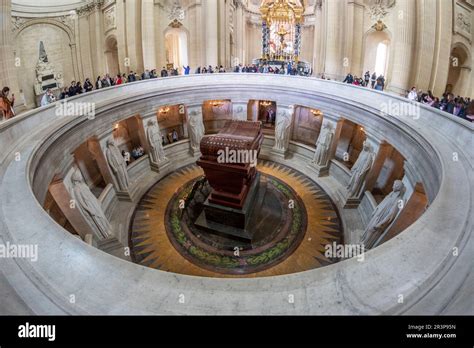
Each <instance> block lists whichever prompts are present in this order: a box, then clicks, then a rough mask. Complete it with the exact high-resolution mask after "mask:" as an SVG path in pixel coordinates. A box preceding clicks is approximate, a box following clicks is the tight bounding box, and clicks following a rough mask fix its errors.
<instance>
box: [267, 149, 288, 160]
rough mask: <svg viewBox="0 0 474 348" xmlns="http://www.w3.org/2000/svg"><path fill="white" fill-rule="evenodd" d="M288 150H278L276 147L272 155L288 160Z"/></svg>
mask: <svg viewBox="0 0 474 348" xmlns="http://www.w3.org/2000/svg"><path fill="white" fill-rule="evenodd" d="M286 151H287V150H286V149H285V150H280V149H277V148H275V147H273V148H272V150H271V151H270V153H271V154H272V155H274V156H276V157H280V158H282V159H286Z"/></svg>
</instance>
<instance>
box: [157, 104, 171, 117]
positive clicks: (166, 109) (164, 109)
mask: <svg viewBox="0 0 474 348" xmlns="http://www.w3.org/2000/svg"><path fill="white" fill-rule="evenodd" d="M169 111H170V108H169V106H164V107H162V108H160V110H159V113H160V114H163V115H166V114H167V113H168V112H169Z"/></svg>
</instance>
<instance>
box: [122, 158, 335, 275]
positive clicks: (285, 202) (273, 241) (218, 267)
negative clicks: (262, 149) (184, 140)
mask: <svg viewBox="0 0 474 348" xmlns="http://www.w3.org/2000/svg"><path fill="white" fill-rule="evenodd" d="M258 170H259V171H260V173H261V174H262V180H264V181H265V183H266V186H265V187H266V191H265V196H264V201H265V202H264V204H261V205H260V206H258V209H259V211H258V212H256V213H255V217H253V218H252V219H253V221H251V222H252V228H254V229H255V231H256V232H255V238H254V239H253V240H252V243H251V245H250V244H245V243H239V242H238V241H235V240H229V239H227V238H221V237H219V236H215V235H212V234H208V233H206V232H205V231H202V230H201V231H200V230H199V229H197V228H196V227H195V226H194V225H193V224H192V222H191V220H193V219H194V217H192V216H191V217H190V216H188V215H193V214H192V213H188V212H186V211H185V212H184V214H183V211H184V210H183V209H181V208H182V207H180V206H179V204H180V202H183V201H182V200H181V199H183V198H184V199H186V197H187V196H188V195H189V194H190V192H191V191H192V187H193V184H194V183H195V182H197V181H198V180H199V179H202V178H203V172H202V170H201V169H200V167H198V166H196V165H191V166H187V167H184V168H181V169H180V170H177V171H175V172H173V173H172V174H170V175H168V176H167V177H165V178H164V179H162V180H160V181H159V182H158V183H156V184H155V185H154V186H153V187H152V188H151V189H150V190H149V191H148V193H147V194H145V195H144V197H142V199H141V200H140V202H139V203H138V205H137V208H136V210H135V213H134V215H133V218H132V222H131V225H130V226H131V227H130V247H131V250H132V256H133V260H134V261H135V262H136V263H139V264H141V265H144V266H148V267H152V268H157V269H160V270H164V271H169V272H174V273H181V274H189V275H196V276H207V277H262V276H274V275H282V274H289V273H296V272H301V271H305V270H309V269H313V268H317V267H321V266H325V265H327V264H330V263H333V262H335V261H337V260H335V259H329V258H327V257H325V255H324V253H325V246H326V245H327V244H332V243H333V242H336V243H341V242H342V235H343V233H342V232H343V231H342V224H341V222H340V219H339V216H338V213H337V211H336V209H335V207H334V205H333V203H332V202H331V200H330V198H329V197H328V195H327V194H326V193H325V192H324V191H323V190H322V189H321V188H320V187H319V186H318V185H317V184H316V183H315V182H313V181H312V180H310V179H309V178H307V177H306V176H304V175H303V174H301V173H299V172H297V171H296V170H294V169H291V168H288V167H286V166H284V165H281V164H277V163H274V162H268V161H260V162H259V165H258ZM180 200H181V201H180ZM263 220H267V222H268V221H271V222H272V223H271V224H268V223H264V224H259V221H263ZM259 225H260V226H265V228H264V229H263V228H260V227H259Z"/></svg>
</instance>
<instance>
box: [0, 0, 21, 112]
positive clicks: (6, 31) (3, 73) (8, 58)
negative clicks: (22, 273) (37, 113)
mask: <svg viewBox="0 0 474 348" xmlns="http://www.w3.org/2000/svg"><path fill="white" fill-rule="evenodd" d="M11 16H12V2H11V0H0V23H1V24H0V89H2V88H3V87H5V86H8V87H10V96H11V95H12V94H15V98H16V99H17V101H16V102H15V104H17V105H19V103H20V100H19V97H20V93H19V91H20V90H19V85H18V79H17V76H16V72H15V59H14V56H13V42H12V38H13V35H12V28H11ZM15 109H16V108H15ZM17 111H18V110H17Z"/></svg>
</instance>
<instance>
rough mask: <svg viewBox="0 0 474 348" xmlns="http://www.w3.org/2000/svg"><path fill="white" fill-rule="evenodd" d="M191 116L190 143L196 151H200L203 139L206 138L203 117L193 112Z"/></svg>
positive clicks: (189, 125) (189, 126) (189, 123)
mask: <svg viewBox="0 0 474 348" xmlns="http://www.w3.org/2000/svg"><path fill="white" fill-rule="evenodd" d="M190 116H191V117H189V122H188V133H189V141H190V142H191V147H192V148H193V149H194V150H199V149H200V145H201V139H202V138H203V137H204V123H203V122H202V117H201V115H199V114H198V113H197V112H193V113H192V114H191V115H190Z"/></svg>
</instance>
